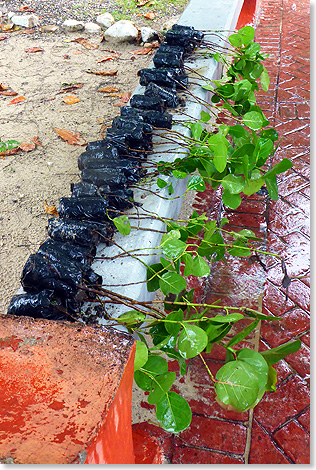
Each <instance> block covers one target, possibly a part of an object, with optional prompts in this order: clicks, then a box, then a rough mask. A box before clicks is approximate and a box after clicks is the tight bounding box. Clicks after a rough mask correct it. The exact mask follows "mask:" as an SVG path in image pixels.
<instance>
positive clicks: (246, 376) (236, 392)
mask: <svg viewBox="0 0 316 470" xmlns="http://www.w3.org/2000/svg"><path fill="white" fill-rule="evenodd" d="M216 380H217V381H219V382H220V383H217V382H216V383H215V391H216V394H217V396H218V398H219V399H220V400H221V401H222V402H223V403H224V404H225V405H231V406H233V407H234V409H235V410H237V411H246V410H248V409H249V408H251V406H252V405H253V403H254V402H255V401H256V399H257V396H258V393H259V380H258V378H257V376H256V374H255V370H254V368H253V366H251V365H250V364H247V363H246V362H244V361H238V360H237V361H231V362H228V363H227V364H225V365H224V366H223V367H221V368H220V369H219V371H218V372H217V374H216Z"/></svg>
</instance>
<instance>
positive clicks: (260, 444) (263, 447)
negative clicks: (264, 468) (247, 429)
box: [249, 420, 290, 465]
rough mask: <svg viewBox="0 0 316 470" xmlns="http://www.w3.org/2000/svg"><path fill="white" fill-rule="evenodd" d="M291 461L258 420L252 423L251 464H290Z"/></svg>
mask: <svg viewBox="0 0 316 470" xmlns="http://www.w3.org/2000/svg"><path fill="white" fill-rule="evenodd" d="M289 463H290V461H289V459H288V458H287V457H286V456H285V455H284V452H282V449H280V448H278V447H277V446H276V444H275V442H274V441H273V440H272V439H271V437H270V435H269V434H268V433H267V432H266V431H264V430H263V429H262V428H261V427H260V426H259V424H258V423H257V422H256V420H254V421H253V423H252V431H251V447H250V453H249V464H272V465H277V464H289Z"/></svg>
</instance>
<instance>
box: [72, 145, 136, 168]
mask: <svg viewBox="0 0 316 470" xmlns="http://www.w3.org/2000/svg"><path fill="white" fill-rule="evenodd" d="M127 154H128V148H127V147H125V155H122V154H120V155H119V154H117V155H115V156H109V155H108V154H107V153H103V151H102V149H95V150H88V151H86V152H83V153H82V154H81V155H79V157H78V168H79V170H82V169H83V168H86V166H85V162H86V161H92V160H94V161H98V160H107V161H110V162H113V163H116V164H117V165H119V164H120V162H121V160H122V159H123V158H125V159H126V158H128V155H127Z"/></svg>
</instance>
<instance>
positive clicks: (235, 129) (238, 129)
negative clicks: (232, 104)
mask: <svg viewBox="0 0 316 470" xmlns="http://www.w3.org/2000/svg"><path fill="white" fill-rule="evenodd" d="M245 132H246V131H245V128H244V127H243V126H241V125H240V124H236V125H235V126H230V128H229V131H228V134H230V135H231V136H232V137H237V138H239V137H243V136H244V135H245Z"/></svg>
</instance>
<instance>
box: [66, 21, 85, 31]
mask: <svg viewBox="0 0 316 470" xmlns="http://www.w3.org/2000/svg"><path fill="white" fill-rule="evenodd" d="M61 28H62V29H63V30H64V31H66V32H69V33H72V32H75V31H82V30H83V29H84V24H83V23H81V22H80V21H77V20H66V21H64V22H63V24H62V25H61Z"/></svg>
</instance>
